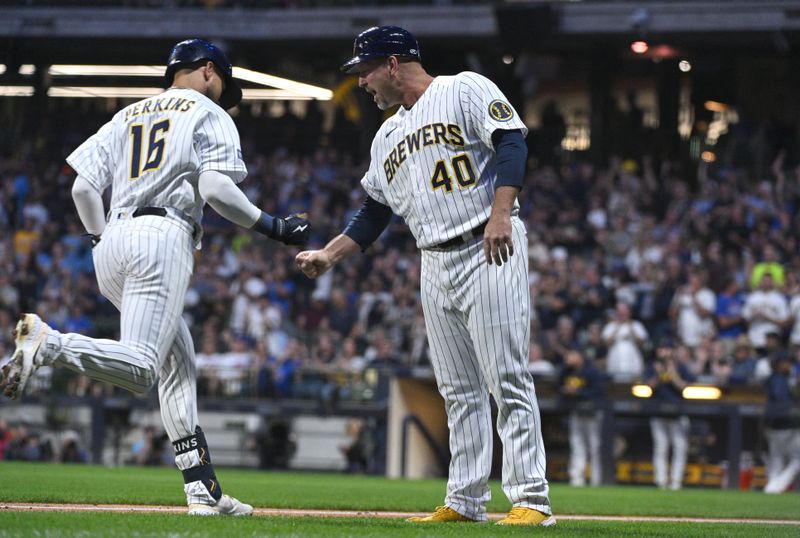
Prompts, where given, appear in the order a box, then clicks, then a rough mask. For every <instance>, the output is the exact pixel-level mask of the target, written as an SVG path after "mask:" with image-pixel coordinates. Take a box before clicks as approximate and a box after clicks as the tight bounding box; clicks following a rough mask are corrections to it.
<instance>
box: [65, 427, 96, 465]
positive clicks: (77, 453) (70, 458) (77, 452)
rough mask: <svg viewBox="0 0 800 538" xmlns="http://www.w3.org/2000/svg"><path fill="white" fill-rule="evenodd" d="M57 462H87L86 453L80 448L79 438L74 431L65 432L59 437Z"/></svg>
mask: <svg viewBox="0 0 800 538" xmlns="http://www.w3.org/2000/svg"><path fill="white" fill-rule="evenodd" d="M58 461H60V462H62V463H86V462H87V461H89V457H88V455H87V454H86V451H85V450H84V449H83V448H81V446H80V438H79V437H78V434H77V433H75V432H74V431H66V432H64V434H63V435H62V436H61V448H60V449H59V451H58Z"/></svg>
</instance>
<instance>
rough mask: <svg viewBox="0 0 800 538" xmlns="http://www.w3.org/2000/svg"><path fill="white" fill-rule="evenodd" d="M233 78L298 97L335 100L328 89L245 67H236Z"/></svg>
mask: <svg viewBox="0 0 800 538" xmlns="http://www.w3.org/2000/svg"><path fill="white" fill-rule="evenodd" d="M233 77H234V78H238V79H240V80H246V81H248V82H253V83H255V84H261V85H262V86H272V87H273V88H278V89H279V90H286V91H287V92H292V93H294V94H295V95H297V96H303V97H307V98H309V99H318V100H320V101H330V100H331V99H332V98H333V92H332V91H331V90H328V89H326V88H320V87H319V86H313V85H311V84H304V83H302V82H297V81H295V80H289V79H288V78H283V77H276V76H275V75H268V74H266V73H261V72H260V71H253V70H251V69H245V68H244V67H234V68H233Z"/></svg>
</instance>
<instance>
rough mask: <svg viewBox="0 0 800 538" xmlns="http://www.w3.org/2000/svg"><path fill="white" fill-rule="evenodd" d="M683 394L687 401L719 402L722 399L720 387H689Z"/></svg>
mask: <svg viewBox="0 0 800 538" xmlns="http://www.w3.org/2000/svg"><path fill="white" fill-rule="evenodd" d="M682 394H683V397H684V398H686V399H687V400H719V399H720V398H721V397H722V391H721V390H720V389H719V387H707V386H701V385H689V386H687V387H684V388H683V392H682Z"/></svg>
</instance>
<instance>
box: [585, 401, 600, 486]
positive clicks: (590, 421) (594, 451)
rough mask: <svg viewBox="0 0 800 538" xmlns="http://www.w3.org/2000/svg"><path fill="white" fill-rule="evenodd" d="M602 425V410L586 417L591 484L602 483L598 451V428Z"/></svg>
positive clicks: (597, 484)
mask: <svg viewBox="0 0 800 538" xmlns="http://www.w3.org/2000/svg"><path fill="white" fill-rule="evenodd" d="M602 425H603V412H602V411H598V412H597V413H595V414H594V415H592V416H591V417H587V418H586V434H587V437H588V439H589V452H590V454H591V464H592V482H591V483H592V485H593V486H599V485H600V484H602V483H603V461H602V458H601V453H600V433H601V431H600V429H601V426H602Z"/></svg>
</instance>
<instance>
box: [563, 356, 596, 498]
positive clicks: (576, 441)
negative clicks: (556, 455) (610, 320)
mask: <svg viewBox="0 0 800 538" xmlns="http://www.w3.org/2000/svg"><path fill="white" fill-rule="evenodd" d="M558 385H559V387H560V390H559V392H560V393H561V395H562V397H563V400H564V401H563V403H564V404H566V407H568V408H569V409H570V413H569V483H570V484H571V485H573V486H578V487H582V486H585V485H586V478H585V476H584V475H585V472H586V460H587V459H588V458H591V471H592V473H591V484H592V485H593V486H599V485H600V484H601V483H602V470H603V469H602V467H603V466H602V461H601V459H600V433H601V428H602V425H603V407H604V400H605V397H606V394H605V387H604V382H603V374H602V373H600V371H599V370H598V369H597V368H595V367H594V365H593V364H592V363H591V361H589V360H587V359H586V357H585V356H584V354H583V352H582V351H580V350H577V349H570V350H569V351H567V354H566V356H565V358H564V368H563V369H562V371H561V373H560V375H559V379H558Z"/></svg>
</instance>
